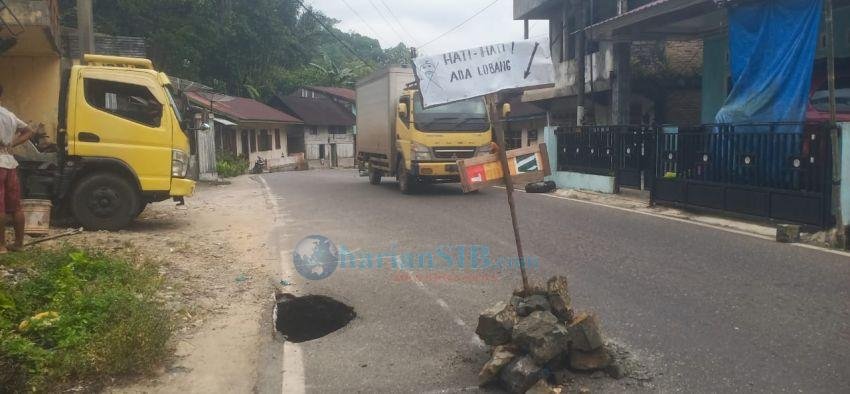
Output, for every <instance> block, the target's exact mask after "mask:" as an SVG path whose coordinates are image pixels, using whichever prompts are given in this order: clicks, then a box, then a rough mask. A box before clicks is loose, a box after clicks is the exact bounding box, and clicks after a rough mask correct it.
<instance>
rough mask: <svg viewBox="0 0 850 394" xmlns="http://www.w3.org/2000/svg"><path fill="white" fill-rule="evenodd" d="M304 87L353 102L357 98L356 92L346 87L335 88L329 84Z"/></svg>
mask: <svg viewBox="0 0 850 394" xmlns="http://www.w3.org/2000/svg"><path fill="white" fill-rule="evenodd" d="M305 89H310V90H315V91H317V92H322V93H325V94H329V95H331V96H336V97H339V98H341V99H343V100H346V101H350V102H352V103H353V102H354V100H355V99H356V98H357V93H355V92H354V91H353V90H351V89H346V88H337V87H331V86H306V87H305Z"/></svg>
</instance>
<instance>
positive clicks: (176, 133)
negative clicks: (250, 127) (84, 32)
mask: <svg viewBox="0 0 850 394" xmlns="http://www.w3.org/2000/svg"><path fill="white" fill-rule="evenodd" d="M84 60H85V63H86V64H85V65H78V66H74V67H72V68H71V72H70V78H69V80H68V85H67V93H66V95H67V99H66V105H67V107H66V111H65V113H66V121H65V129H66V132H65V134H64V140H65V141H64V142H63V141H62V139H63V138H62V136H60V141H59V142H60V146H61V145H62V144H63V143H64V145H65V149H64V152H63V151H62V150H60V152H61V154H60V158H59V163H58V164H59V167H60V173H61V174H60V177H59V178H60V182H59V187H58V193H57V196H56V198H57V199H59V200H60V203H65V204H67V206H68V208H69V209H70V213H71V214H72V215H73V216H74V218H75V219H77V221H78V222H80V224H82V225H83V226H85V227H86V228H89V229H107V230H113V229H118V228H122V227H125V226H126V225H127V224H129V223H130V221H132V220H133V218H135V217H136V216H137V215H138V214H139V213H141V212H142V210H143V209H144V207H145V206H146V205H147V204H148V203H151V202H155V201H162V200H165V199H168V198H169V197H171V198H174V199H176V200H180V201H182V198H183V197H186V196H191V195H192V193H193V192H194V188H195V182H194V181H192V180H191V179H187V178H186V175H187V172H188V166H189V137H188V135H187V133H186V130H187V129H188V125H189V122H188V120H187V119H184V116H185V115H186V113H185V112H184V111H183V110H181V107H180V103H179V102H178V100H176V99H175V97H174V94H173V91H172V88H171V82H170V81H169V79H168V77H167V76H166V75H165V74H163V73H161V72H157V71H156V70H154V68H153V65H152V64H151V61H150V60H147V59H137V58H122V57H111V56H96V55H86V56H85V57H84Z"/></svg>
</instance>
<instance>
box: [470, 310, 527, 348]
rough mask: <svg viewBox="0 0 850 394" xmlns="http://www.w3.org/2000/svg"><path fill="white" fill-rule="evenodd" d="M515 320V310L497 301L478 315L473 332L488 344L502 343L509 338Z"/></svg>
mask: <svg viewBox="0 0 850 394" xmlns="http://www.w3.org/2000/svg"><path fill="white" fill-rule="evenodd" d="M517 320H518V317H517V314H516V310H515V309H514V308H513V307H512V306H510V305H507V304H505V303H504V302H499V303H498V304H496V305H494V306H492V307H491V308H489V309H487V310H486V311H484V312H482V313H481V315H479V316H478V327H476V329H475V333H476V334H478V337H480V338H481V340H482V341H484V343H486V344H488V345H490V346H496V345H503V344H505V343H508V342H509V341H510V340H511V331H512V330H513V327H514V324H516V322H517Z"/></svg>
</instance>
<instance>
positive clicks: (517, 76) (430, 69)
mask: <svg viewBox="0 0 850 394" xmlns="http://www.w3.org/2000/svg"><path fill="white" fill-rule="evenodd" d="M413 72H414V73H415V74H416V81H417V82H418V83H419V91H420V92H421V93H422V103H423V105H424V106H425V107H430V106H434V105H440V104H446V103H449V102H452V101H458V100H464V99H468V98H472V97H478V96H483V95H486V94H490V93H495V92H498V91H500V90H504V89H513V88H527V87H535V86H546V85H551V84H553V83H555V68H554V66H553V65H552V56H551V54H550V52H549V43H548V42H542V43H541V42H539V41H536V40H525V41H514V42H507V43H502V44H495V45H484V46H480V47H477V48H470V49H465V50H462V51H455V52H448V53H443V54H439V55H435V56H423V57H418V58H416V59H413Z"/></svg>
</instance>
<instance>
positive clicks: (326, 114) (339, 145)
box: [269, 87, 356, 168]
mask: <svg viewBox="0 0 850 394" xmlns="http://www.w3.org/2000/svg"><path fill="white" fill-rule="evenodd" d="M269 104H270V105H271V106H272V107H275V108H277V109H279V110H281V111H283V112H286V113H287V114H289V115H292V116H294V117H297V118H298V119H301V120H302V121H303V125H301V126H300V127H298V128H297V129H295V130H293V133H291V134H290V136H289V147H290V152H303V153H304V155H305V157H306V159H307V163H308V164H309V166H310V167H312V168H332V167H354V162H355V144H356V135H355V127H354V126H355V124H356V121H355V113H356V108H355V106H354V92H353V91H351V90H350V89H343V88H319V87H305V88H300V89H298V90H296V91H295V92H294V93H293V94H291V95H288V96H284V95H276V96H275V97H273V98H272V99H271V101H270V102H269Z"/></svg>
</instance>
